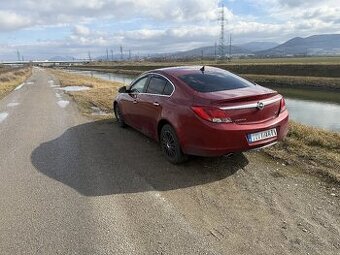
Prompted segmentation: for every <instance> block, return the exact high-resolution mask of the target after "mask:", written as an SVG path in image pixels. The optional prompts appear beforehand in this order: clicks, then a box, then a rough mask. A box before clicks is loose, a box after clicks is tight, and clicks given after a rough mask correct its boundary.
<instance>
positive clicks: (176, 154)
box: [159, 124, 187, 164]
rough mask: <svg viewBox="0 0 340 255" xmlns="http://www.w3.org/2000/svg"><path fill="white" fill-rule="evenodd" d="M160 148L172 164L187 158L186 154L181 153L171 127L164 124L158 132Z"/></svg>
mask: <svg viewBox="0 0 340 255" xmlns="http://www.w3.org/2000/svg"><path fill="white" fill-rule="evenodd" d="M159 140H160V145H161V149H162V151H163V153H164V155H165V157H166V158H167V160H168V161H170V162H171V163H173V164H179V163H182V162H184V161H185V160H187V156H186V155H185V154H183V152H182V150H181V146H180V144H179V141H178V138H177V135H176V132H175V130H174V129H173V127H171V126H170V125H168V124H166V125H164V126H163V127H162V129H161V134H160V139H159Z"/></svg>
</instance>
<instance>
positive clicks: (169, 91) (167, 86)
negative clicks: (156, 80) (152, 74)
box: [163, 81, 174, 96]
mask: <svg viewBox="0 0 340 255" xmlns="http://www.w3.org/2000/svg"><path fill="white" fill-rule="evenodd" d="M173 91H174V87H173V86H172V85H171V84H170V82H168V81H167V82H166V84H165V87H164V90H163V95H166V96H170V95H171V94H172V92H173Z"/></svg>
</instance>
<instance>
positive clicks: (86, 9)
mask: <svg viewBox="0 0 340 255" xmlns="http://www.w3.org/2000/svg"><path fill="white" fill-rule="evenodd" d="M219 2H220V1H219V0H186V1H183V0H163V1H161V0H67V1H63V0H11V1H2V2H0V32H4V33H7V32H9V31H16V30H19V29H22V28H26V30H32V31H33V30H35V31H37V30H38V29H42V30H48V29H51V31H52V30H53V29H55V28H57V27H58V28H60V27H63V26H64V27H65V29H64V33H65V31H66V30H67V32H68V35H66V36H64V38H62V39H55V40H51V39H50V38H48V37H47V38H41V39H42V40H41V41H39V42H30V41H29V39H28V40H27V41H28V42H27V43H22V44H20V45H18V44H17V45H14V44H13V45H12V46H8V48H7V51H8V49H9V50H13V51H14V52H15V49H16V48H20V49H22V51H25V52H27V55H29V54H31V55H35V54H38V53H39V54H41V55H42V56H45V55H47V54H50V55H52V56H53V55H59V54H60V55H67V54H69V55H74V56H75V57H77V56H84V55H87V51H89V50H90V51H91V52H92V55H93V56H95V55H104V54H105V49H106V48H110V49H111V48H112V49H115V50H116V51H119V46H120V45H123V47H124V49H131V50H133V51H134V52H137V51H138V52H140V53H147V52H168V51H176V50H187V49H191V48H194V47H199V46H206V45H213V44H214V43H215V41H218V38H219V33H220V27H219V22H218V17H219V14H220V8H218V6H219ZM228 2H232V1H231V0H229V1H228ZM228 2H227V4H226V7H225V16H226V19H227V20H228V23H227V25H226V28H225V32H226V37H228V35H229V33H232V35H233V40H234V42H236V43H241V42H249V41H278V42H283V41H284V40H287V39H290V38H292V37H295V36H309V35H312V34H320V33H337V32H340V6H338V5H339V0H323V1H320V0H310V1H306V0H304V1H302V0H261V1H258V0H246V1H244V4H247V3H248V4H249V3H251V4H253V5H254V6H255V7H256V8H258V9H259V10H261V14H260V15H257V14H256V12H255V11H254V12H249V15H238V14H237V13H233V12H231V11H230V9H228V8H227V6H228ZM256 15H257V16H256ZM131 20H134V22H130V21H131ZM99 23H100V24H101V25H103V26H101V25H98V24H99ZM111 24H118V25H116V26H115V27H117V26H118V29H117V28H116V30H114V29H111V30H109V29H107V28H108V27H110V25H111ZM126 24H128V25H126ZM120 25H121V26H120ZM125 25H126V26H125ZM108 31H110V32H108ZM0 43H4V42H1V41H0ZM5 43H6V42H5ZM52 50H53V51H52ZM2 54H4V53H2ZM14 55H15V54H14ZM0 58H2V57H1V56H0Z"/></svg>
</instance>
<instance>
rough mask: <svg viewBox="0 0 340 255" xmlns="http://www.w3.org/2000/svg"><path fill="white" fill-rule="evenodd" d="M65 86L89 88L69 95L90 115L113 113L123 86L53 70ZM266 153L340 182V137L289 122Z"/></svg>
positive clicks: (336, 134)
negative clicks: (284, 134)
mask: <svg viewBox="0 0 340 255" xmlns="http://www.w3.org/2000/svg"><path fill="white" fill-rule="evenodd" d="M51 72H52V73H53V74H54V75H55V76H56V77H57V78H58V79H59V80H60V83H61V85H62V86H70V85H72V86H84V85H85V86H89V87H91V88H92V89H91V90H89V91H81V92H70V93H69V94H70V95H71V96H72V97H73V98H74V100H75V101H76V102H77V103H78V105H79V106H80V109H81V110H82V111H83V112H84V113H86V114H89V113H91V111H92V109H91V107H92V106H96V107H99V108H100V109H101V110H103V111H105V112H108V113H111V112H112V100H113V98H114V97H115V95H116V94H117V90H118V88H119V87H120V86H121V84H120V83H114V82H108V81H104V80H101V79H97V78H92V77H87V76H83V75H77V74H72V73H67V72H64V71H60V70H52V71H51ZM265 153H267V154H268V155H270V156H271V157H274V158H278V159H281V160H283V161H284V162H286V164H294V165H298V166H299V167H300V168H301V169H303V170H304V171H307V172H309V173H312V174H317V175H321V176H323V177H327V178H329V179H330V180H333V181H340V134H339V133H334V132H328V131H324V130H321V129H317V128H312V127H308V126H304V125H301V124H298V123H295V122H290V131H289V133H288V136H287V138H286V139H285V140H284V141H283V142H281V143H279V144H277V145H275V146H273V147H271V148H267V149H265Z"/></svg>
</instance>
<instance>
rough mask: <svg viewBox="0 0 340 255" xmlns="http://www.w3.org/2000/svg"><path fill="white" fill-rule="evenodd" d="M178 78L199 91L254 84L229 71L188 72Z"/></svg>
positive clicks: (227, 88)
mask: <svg viewBox="0 0 340 255" xmlns="http://www.w3.org/2000/svg"><path fill="white" fill-rule="evenodd" d="M179 78H180V79H181V80H182V81H184V82H185V83H186V84H188V85H189V86H190V87H191V88H192V89H194V90H196V91H199V92H214V91H222V90H230V89H239V88H246V87H252V86H254V84H253V83H251V82H249V81H247V80H245V79H243V78H241V77H238V76H236V75H234V74H231V73H229V72H213V71H209V72H205V73H190V74H185V75H182V76H179Z"/></svg>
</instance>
